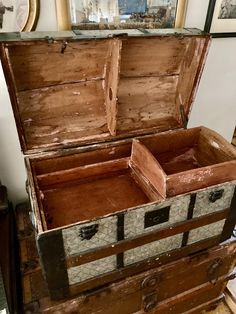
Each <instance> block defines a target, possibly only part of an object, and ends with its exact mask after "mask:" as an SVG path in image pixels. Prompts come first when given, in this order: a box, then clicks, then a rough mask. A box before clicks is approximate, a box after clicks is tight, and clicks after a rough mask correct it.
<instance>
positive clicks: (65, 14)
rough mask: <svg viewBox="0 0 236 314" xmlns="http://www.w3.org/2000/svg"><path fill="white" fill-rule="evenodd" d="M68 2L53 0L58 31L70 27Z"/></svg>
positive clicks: (65, 0) (66, 0)
mask: <svg viewBox="0 0 236 314" xmlns="http://www.w3.org/2000/svg"><path fill="white" fill-rule="evenodd" d="M69 2H70V1H69V0H55V5H56V15H57V30H58V31H66V30H70V29H71V19H70V14H69Z"/></svg>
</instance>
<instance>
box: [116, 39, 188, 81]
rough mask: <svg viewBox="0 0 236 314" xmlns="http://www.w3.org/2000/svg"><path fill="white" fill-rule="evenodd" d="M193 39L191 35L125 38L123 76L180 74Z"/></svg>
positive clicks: (122, 64)
mask: <svg viewBox="0 0 236 314" xmlns="http://www.w3.org/2000/svg"><path fill="white" fill-rule="evenodd" d="M192 39H193V38H190V37H185V38H178V37H175V38H173V37H156V38H155V37H151V38H129V39H123V51H122V59H121V76H123V77H134V76H136V77H137V76H139V77H141V76H164V75H178V74H179V73H180V66H181V62H182V60H183V59H184V55H185V52H186V48H187V46H188V43H189V41H192ZM193 40H194V39H193ZM153 51H155V53H153ZM137 60H138V62H137Z"/></svg>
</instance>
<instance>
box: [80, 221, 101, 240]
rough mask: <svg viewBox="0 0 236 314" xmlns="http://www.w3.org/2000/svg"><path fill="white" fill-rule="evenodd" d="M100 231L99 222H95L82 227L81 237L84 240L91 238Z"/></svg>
mask: <svg viewBox="0 0 236 314" xmlns="http://www.w3.org/2000/svg"><path fill="white" fill-rule="evenodd" d="M97 232H98V224H94V225H91V226H87V227H82V228H81V229H80V237H81V239H82V240H90V239H92V237H93V236H94V235H95V234H96V233H97Z"/></svg>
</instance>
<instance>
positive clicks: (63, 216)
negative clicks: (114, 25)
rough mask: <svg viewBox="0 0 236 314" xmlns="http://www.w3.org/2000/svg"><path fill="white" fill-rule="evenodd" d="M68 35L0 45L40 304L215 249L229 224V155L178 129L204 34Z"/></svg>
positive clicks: (229, 150) (234, 177)
mask: <svg viewBox="0 0 236 314" xmlns="http://www.w3.org/2000/svg"><path fill="white" fill-rule="evenodd" d="M72 34H73V33H71V32H69V34H68V33H67V34H66V35H65V34H62V36H64V38H61V37H60V36H61V34H60V33H55V34H54V35H53V36H54V37H53V38H52V37H51V35H50V34H49V35H48V36H46V37H45V34H41V35H40V34H37V33H36V34H35V35H34V34H25V35H23V34H22V35H21V38H14V36H13V35H12V38H10V39H9V40H5V41H3V42H2V45H1V55H2V61H3V67H4V72H5V75H6V79H7V83H8V87H9V92H10V96H11V101H12V106H13V110H14V114H15V118H16V123H17V127H18V131H19V137H20V141H21V145H22V149H23V152H24V153H25V154H27V155H28V156H27V157H26V166H27V171H28V179H29V185H28V187H29V195H30V198H31V204H32V208H33V211H34V215H33V216H34V217H33V220H34V224H35V228H36V230H37V233H38V234H37V246H38V251H39V255H40V261H41V265H42V268H43V273H44V276H45V278H46V281H47V284H48V288H49V291H50V294H51V297H52V298H54V299H60V298H64V297H67V296H72V295H75V294H76V293H78V292H81V291H84V290H88V289H92V288H94V287H97V286H98V285H104V284H107V283H109V282H112V281H115V280H118V279H121V278H124V277H126V276H128V275H132V274H135V273H138V272H141V271H142V270H144V269H148V268H150V267H151V266H154V265H158V261H159V260H162V262H163V261H165V260H166V261H168V260H170V259H174V258H177V257H180V256H184V255H187V254H190V253H192V252H194V251H197V250H200V249H204V248H206V247H210V246H212V245H214V244H216V243H219V242H220V241H223V240H225V239H227V238H229V237H230V235H231V232H232V229H233V225H234V224H235V216H236V211H235V199H236V194H235V184H236V151H235V149H234V148H233V147H232V146H231V145H230V144H229V143H227V142H226V141H225V140H224V139H223V138H222V137H221V136H220V135H218V134H216V133H215V132H213V131H211V130H209V129H207V128H205V127H197V128H194V129H186V130H185V129H184V128H185V127H186V124H187V119H188V115H189V112H190V108H191V105H192V102H193V99H194V95H195V92H196V87H197V85H198V82H199V78H200V74H201V72H202V70H203V65H204V61H205V58H206V54H207V50H208V46H209V41H210V38H209V35H206V34H203V33H201V32H200V31H198V30H194V29H185V30H179V32H178V31H176V30H169V31H168V30H164V31H160V30H148V31H146V32H145V31H142V30H128V31H127V32H126V31H125V32H123V33H120V31H104V32H103V31H81V32H80V34H79V35H76V36H75V35H72ZM22 36H23V37H24V38H22ZM32 36H33V37H32ZM40 36H41V38H40ZM70 36H71V37H70Z"/></svg>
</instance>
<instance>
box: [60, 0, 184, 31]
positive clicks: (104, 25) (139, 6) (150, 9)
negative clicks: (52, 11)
mask: <svg viewBox="0 0 236 314" xmlns="http://www.w3.org/2000/svg"><path fill="white" fill-rule="evenodd" d="M62 1H63V0H56V2H57V3H59V2H62ZM93 2H94V3H93ZM187 4H188V0H115V1H113V0H106V1H104V0H98V1H95V0H91V1H86V0H69V16H70V20H71V26H72V29H125V28H182V27H184V23H185V17H186V11H187ZM57 7H59V6H58V5H57ZM61 12H62V11H60V10H59V11H58V16H60V15H62V13H61ZM64 12H65V9H64ZM63 15H64V16H65V14H63ZM59 24H60V23H59ZM64 30H65V28H64Z"/></svg>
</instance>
